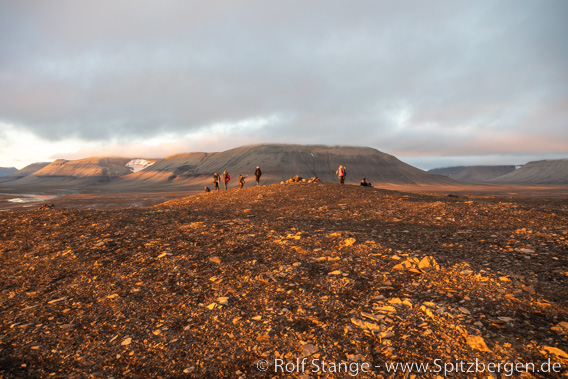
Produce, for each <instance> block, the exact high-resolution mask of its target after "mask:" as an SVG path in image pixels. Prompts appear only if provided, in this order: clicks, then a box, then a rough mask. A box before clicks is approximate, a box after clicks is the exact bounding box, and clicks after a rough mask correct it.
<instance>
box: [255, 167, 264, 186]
mask: <svg viewBox="0 0 568 379" xmlns="http://www.w3.org/2000/svg"><path fill="white" fill-rule="evenodd" d="M261 175H262V171H260V167H258V166H256V170H254V176H255V178H256V185H257V186H258V185H260V177H261Z"/></svg>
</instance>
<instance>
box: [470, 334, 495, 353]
mask: <svg viewBox="0 0 568 379" xmlns="http://www.w3.org/2000/svg"><path fill="white" fill-rule="evenodd" d="M466 341H467V344H468V345H469V347H471V348H472V349H475V350H479V351H491V350H489V348H488V347H487V345H486V344H485V340H484V339H483V337H481V336H473V335H468V336H466Z"/></svg>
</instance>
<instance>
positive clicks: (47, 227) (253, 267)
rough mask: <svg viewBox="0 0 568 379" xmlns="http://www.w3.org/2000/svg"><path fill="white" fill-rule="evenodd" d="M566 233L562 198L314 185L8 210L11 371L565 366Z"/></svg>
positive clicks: (458, 371) (224, 372)
mask: <svg viewBox="0 0 568 379" xmlns="http://www.w3.org/2000/svg"><path fill="white" fill-rule="evenodd" d="M567 238H568V201H566V200H551V199H548V200H544V199H521V198H519V199H511V198H504V197H488V196H465V195H462V194H460V195H450V196H448V195H425V194H412V193H403V192H395V191H386V190H380V189H372V188H364V187H358V186H347V185H346V186H340V185H338V184H320V183H312V184H305V183H294V184H285V185H278V184H276V185H270V186H262V187H254V188H245V189H243V190H237V189H233V190H229V191H221V192H219V193H209V194H200V195H196V196H191V197H187V198H180V199H177V200H173V201H170V202H167V203H164V204H161V205H157V206H155V207H152V208H143V209H118V210H93V209H61V208H60V207H56V208H54V209H46V210H18V211H5V212H0V286H1V289H2V291H1V293H0V377H3V378H22V377H24V378H25V377H33V378H45V377H49V378H52V377H53V378H69V377H75V378H90V377H101V378H110V377H115V378H119V377H137V378H142V377H162V378H171V377H189V378H201V377H227V378H257V377H274V376H277V377H297V378H300V377H302V378H308V377H314V378H315V377H363V378H366V377H404V376H405V374H403V373H402V370H404V369H406V370H407V371H409V370H410V369H412V370H413V375H416V376H417V377H427V378H428V377H433V378H435V377H443V376H445V374H446V375H447V376H451V377H459V378H470V377H485V378H486V377H510V376H511V375H512V376H513V377H543V378H544V377H565V376H566V375H567V368H568V355H567V352H568V255H567V253H568V240H567ZM405 363H406V364H408V365H410V364H412V363H415V364H423V365H426V364H428V365H429V366H428V367H425V366H422V367H419V366H417V365H414V366H408V367H406V368H405V367H402V366H398V367H396V369H397V370H398V371H397V373H396V374H393V373H392V372H393V370H394V368H395V367H394V366H392V365H396V364H405ZM532 364H534V367H533V366H531V365H532ZM482 365H483V366H482ZM513 365H514V366H513ZM482 368H484V369H483V370H482ZM472 370H473V371H472ZM513 370H516V371H513ZM527 370H528V371H529V373H523V374H521V373H520V372H521V371H527ZM475 371H478V372H477V373H476V372H475ZM490 371H493V372H492V373H491V372H490ZM406 376H407V377H411V376H410V374H408V373H407V374H406Z"/></svg>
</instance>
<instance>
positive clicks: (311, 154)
mask: <svg viewBox="0 0 568 379" xmlns="http://www.w3.org/2000/svg"><path fill="white" fill-rule="evenodd" d="M130 160H131V158H100V157H97V158H84V159H79V160H75V161H68V160H56V161H54V162H51V163H49V164H48V165H46V166H45V167H39V169H38V170H37V171H35V172H31V173H29V174H28V175H25V176H23V177H21V178H18V179H16V180H12V181H10V182H8V183H7V182H5V181H4V182H2V181H0V184H2V185H3V186H22V185H23V186H39V187H42V186H44V187H53V186H57V183H62V184H64V185H66V186H75V187H88V186H91V187H92V189H96V190H97V191H103V192H105V191H110V192H113V191H116V192H123V191H129V190H140V189H141V188H144V189H148V190H164V189H168V190H171V189H176V188H178V189H181V188H194V189H195V188H203V187H204V186H211V187H212V176H213V173H215V172H218V173H219V174H221V173H222V172H223V171H224V170H227V171H228V172H229V173H230V174H231V176H232V178H233V180H232V181H231V182H230V185H232V186H235V185H236V179H237V178H238V176H239V175H241V174H242V175H244V176H248V177H252V176H253V173H254V170H255V168H256V166H260V167H261V170H262V171H263V176H262V178H261V183H262V184H270V183H279V182H281V181H285V180H287V179H289V178H290V177H293V176H296V175H299V176H301V177H304V178H310V177H314V176H317V177H319V178H320V180H322V181H328V182H333V181H337V176H336V174H335V171H336V170H337V168H338V167H339V165H343V166H346V167H347V183H355V184H358V183H359V182H360V181H361V179H362V178H364V177H365V178H367V181H368V182H371V183H377V184H379V183H389V184H436V185H444V184H448V185H450V184H451V185H455V184H457V182H455V181H454V180H453V179H450V178H447V177H444V176H439V175H434V174H431V173H428V172H426V171H423V170H420V169H418V168H416V167H413V166H411V165H408V164H406V163H404V162H402V161H400V160H399V159H398V158H396V157H394V156H392V155H389V154H386V153H383V152H381V151H379V150H377V149H374V148H371V147H358V146H325V145H297V144H256V145H246V146H240V147H236V148H233V149H229V150H225V151H221V152H212V153H205V152H190V153H178V154H173V155H169V156H167V157H165V158H163V159H158V160H155V163H154V164H152V165H150V166H148V167H146V168H144V169H142V170H140V171H137V172H131V170H130V169H129V168H127V167H125V165H126V164H127V162H129V161H130ZM16 174H17V173H16ZM12 179H15V177H13V178H12ZM250 180H251V179H247V181H250Z"/></svg>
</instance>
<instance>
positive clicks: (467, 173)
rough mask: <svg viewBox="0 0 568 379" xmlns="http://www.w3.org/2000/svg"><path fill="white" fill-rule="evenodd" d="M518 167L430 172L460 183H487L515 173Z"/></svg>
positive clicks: (463, 167) (452, 169) (443, 169)
mask: <svg viewBox="0 0 568 379" xmlns="http://www.w3.org/2000/svg"><path fill="white" fill-rule="evenodd" d="M515 168H516V166H457V167H445V168H435V169H432V170H429V171H428V172H430V173H432V174H437V175H444V176H448V177H450V178H452V179H455V180H458V181H460V182H470V183H476V182H487V181H489V180H491V179H495V178H497V177H499V176H502V175H506V174H508V173H510V172H513V171H515Z"/></svg>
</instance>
